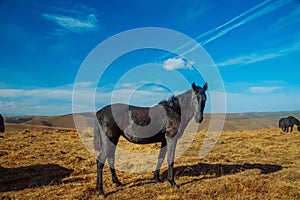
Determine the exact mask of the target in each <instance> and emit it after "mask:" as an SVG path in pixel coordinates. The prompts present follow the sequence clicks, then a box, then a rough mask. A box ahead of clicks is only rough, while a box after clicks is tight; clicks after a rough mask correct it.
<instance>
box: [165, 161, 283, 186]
mask: <svg viewBox="0 0 300 200" xmlns="http://www.w3.org/2000/svg"><path fill="white" fill-rule="evenodd" d="M251 169H259V170H260V171H261V174H269V173H274V172H277V171H280V170H281V169H282V166H281V165H275V164H260V163H254V164H249V163H245V164H206V163H198V164H195V165H189V166H178V167H175V168H174V173H175V176H176V177H183V176H194V177H197V176H201V178H195V179H193V180H192V181H189V182H193V181H197V180H201V179H208V178H217V177H221V176H225V175H230V174H236V173H240V172H243V171H246V170H251ZM167 175H168V171H167V170H165V171H164V172H163V173H162V179H163V180H165V179H166V178H167ZM207 175H209V176H207ZM189 182H186V183H181V184H179V186H181V185H185V184H187V183H189Z"/></svg>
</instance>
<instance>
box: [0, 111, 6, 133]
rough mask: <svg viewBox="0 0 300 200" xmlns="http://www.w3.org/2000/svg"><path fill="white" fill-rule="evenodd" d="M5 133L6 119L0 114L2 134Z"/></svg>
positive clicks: (0, 130)
mask: <svg viewBox="0 0 300 200" xmlns="http://www.w3.org/2000/svg"><path fill="white" fill-rule="evenodd" d="M4 131H5V126H4V118H3V117H2V115H1V114H0V132H4Z"/></svg>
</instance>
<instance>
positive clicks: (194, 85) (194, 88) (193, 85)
mask: <svg viewBox="0 0 300 200" xmlns="http://www.w3.org/2000/svg"><path fill="white" fill-rule="evenodd" d="M192 88H193V90H194V91H195V90H196V88H197V86H196V84H195V83H193V84H192Z"/></svg>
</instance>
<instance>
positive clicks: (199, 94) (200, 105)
mask: <svg viewBox="0 0 300 200" xmlns="http://www.w3.org/2000/svg"><path fill="white" fill-rule="evenodd" d="M207 88H208V84H207V83H205V84H204V86H203V88H202V87H200V86H196V84H195V83H193V84H192V108H193V109H194V116H195V121H196V122H197V123H201V122H202V120H203V111H204V107H205V102H206V94H205V91H206V90H207Z"/></svg>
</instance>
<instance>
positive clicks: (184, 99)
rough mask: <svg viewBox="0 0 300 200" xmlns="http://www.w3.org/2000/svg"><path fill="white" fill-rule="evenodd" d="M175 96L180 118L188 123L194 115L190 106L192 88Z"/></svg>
mask: <svg viewBox="0 0 300 200" xmlns="http://www.w3.org/2000/svg"><path fill="white" fill-rule="evenodd" d="M177 98H178V99H179V102H180V107H181V116H182V119H183V120H186V121H187V123H188V122H189V121H190V120H191V118H192V117H193V115H194V110H193V107H192V90H188V91H186V92H185V93H183V94H180V95H178V96H177Z"/></svg>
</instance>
